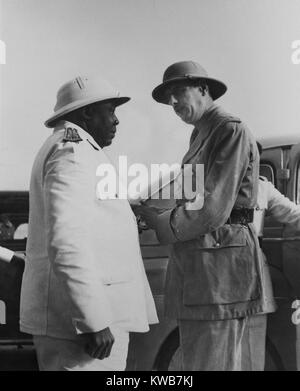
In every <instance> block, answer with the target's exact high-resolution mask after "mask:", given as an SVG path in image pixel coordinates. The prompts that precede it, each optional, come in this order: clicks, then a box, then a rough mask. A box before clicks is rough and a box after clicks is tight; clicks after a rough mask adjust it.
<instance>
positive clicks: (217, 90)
mask: <svg viewBox="0 0 300 391" xmlns="http://www.w3.org/2000/svg"><path fill="white" fill-rule="evenodd" d="M191 79H192V80H202V81H203V82H205V83H206V84H207V85H208V88H209V93H210V96H211V97H212V99H213V100H216V99H218V98H220V97H221V96H222V95H224V94H225V92H226V91H227V86H226V85H225V84H224V83H223V82H222V81H220V80H217V79H212V78H210V77H192V78H191V77H186V76H182V77H175V78H172V79H169V80H167V81H165V82H163V83H161V84H160V85H158V86H157V87H156V88H154V90H153V91H152V97H153V99H154V100H156V102H158V103H163V104H166V105H167V104H169V102H168V99H167V97H166V96H165V93H166V89H167V88H169V87H170V86H172V85H174V84H177V83H182V82H184V81H187V80H191Z"/></svg>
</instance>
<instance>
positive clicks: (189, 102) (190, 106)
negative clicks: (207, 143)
mask: <svg viewBox="0 0 300 391" xmlns="http://www.w3.org/2000/svg"><path fill="white" fill-rule="evenodd" d="M208 96H209V95H208V92H207V91H203V89H202V88H201V87H194V86H187V85H184V84H177V85H176V84H175V85H173V86H171V87H169V88H168V90H167V91H166V98H167V100H168V102H169V104H170V105H171V106H173V109H174V111H175V113H176V114H177V115H178V116H179V117H180V118H181V119H182V120H183V121H184V122H186V123H187V124H193V125H195V124H196V122H197V121H199V120H200V118H201V117H202V116H203V114H204V113H205V111H206V110H207V108H208Z"/></svg>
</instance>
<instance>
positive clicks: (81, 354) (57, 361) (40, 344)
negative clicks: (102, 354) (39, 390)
mask: <svg viewBox="0 0 300 391" xmlns="http://www.w3.org/2000/svg"><path fill="white" fill-rule="evenodd" d="M110 330H111V332H112V334H113V336H114V338H115V342H114V344H113V346H112V350H111V353H110V356H109V357H107V358H105V359H103V360H99V359H95V358H92V357H90V356H89V355H88V354H87V353H85V350H84V343H83V341H82V339H80V338H75V339H60V338H54V337H49V336H40V335H35V336H34V337H33V343H34V346H35V348H36V352H37V359H38V365H39V369H40V371H124V370H125V367H126V359H127V353H128V343H129V333H128V332H127V331H124V330H121V329H119V328H117V327H110Z"/></svg>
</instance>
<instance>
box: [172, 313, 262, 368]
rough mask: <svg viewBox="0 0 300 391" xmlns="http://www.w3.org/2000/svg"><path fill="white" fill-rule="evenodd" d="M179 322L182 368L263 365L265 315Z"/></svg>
mask: <svg viewBox="0 0 300 391" xmlns="http://www.w3.org/2000/svg"><path fill="white" fill-rule="evenodd" d="M178 322H179V334H180V344H181V350H182V370H183V371H244V370H259V371H262V370H263V369H264V362H265V336H266V315H255V316H250V317H246V318H240V319H229V320H218V321H210V320H208V321H206V320H179V321H178Z"/></svg>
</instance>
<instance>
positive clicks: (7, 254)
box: [0, 246, 14, 262]
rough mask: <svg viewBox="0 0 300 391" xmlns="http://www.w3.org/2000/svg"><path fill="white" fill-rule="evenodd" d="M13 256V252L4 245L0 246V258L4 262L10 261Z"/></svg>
mask: <svg viewBox="0 0 300 391" xmlns="http://www.w3.org/2000/svg"><path fill="white" fill-rule="evenodd" d="M13 256H14V252H13V251H11V250H8V249H7V248H5V247H1V246H0V260H1V261H4V262H10V261H11V259H12V257H13Z"/></svg>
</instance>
